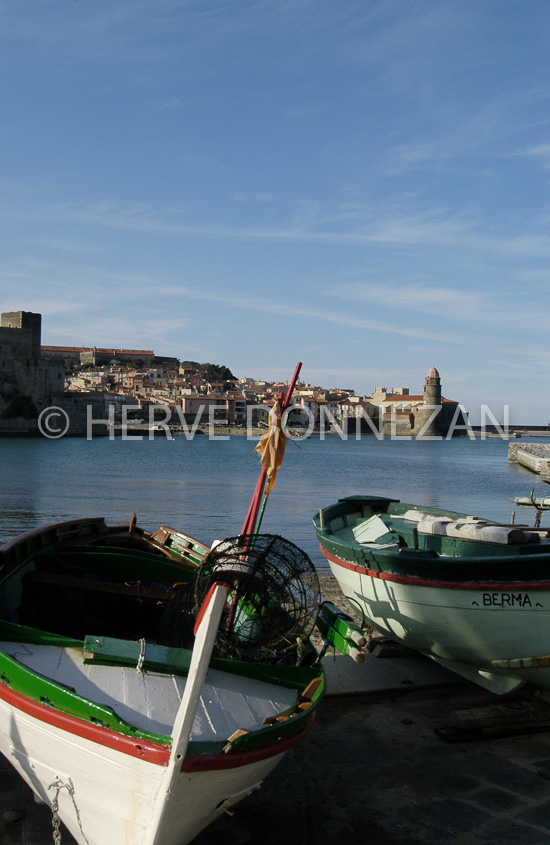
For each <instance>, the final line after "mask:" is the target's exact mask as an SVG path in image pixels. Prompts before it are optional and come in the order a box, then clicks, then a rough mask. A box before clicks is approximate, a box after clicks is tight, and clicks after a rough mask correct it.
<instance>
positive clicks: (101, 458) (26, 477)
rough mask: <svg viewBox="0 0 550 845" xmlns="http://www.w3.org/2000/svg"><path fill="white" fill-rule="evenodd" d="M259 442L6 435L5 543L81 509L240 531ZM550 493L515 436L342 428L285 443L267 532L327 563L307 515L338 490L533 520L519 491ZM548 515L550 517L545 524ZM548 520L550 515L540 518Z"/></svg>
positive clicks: (206, 534)
mask: <svg viewBox="0 0 550 845" xmlns="http://www.w3.org/2000/svg"><path fill="white" fill-rule="evenodd" d="M256 442H257V441H256V440H253V439H248V438H247V437H245V436H234V437H230V438H229V439H225V440H223V439H212V438H210V437H208V436H207V435H201V436H199V435H196V436H195V437H194V438H193V439H187V438H186V437H184V436H181V435H180V436H175V437H174V438H173V439H172V440H169V439H167V438H166V437H165V436H164V435H160V436H156V437H154V438H153V439H149V438H148V437H147V436H144V437H143V439H141V440H130V439H123V438H121V437H115V438H114V439H109V438H108V437H93V438H92V439H90V440H86V439H85V438H67V437H65V438H60V439H57V440H53V439H47V438H2V439H0V543H2V542H5V541H6V540H8V539H10V538H11V537H13V536H15V535H16V534H19V533H20V532H22V531H27V530H29V529H31V528H34V527H37V526H41V525H44V524H47V523H49V522H54V521H59V520H62V519H70V518H72V517H79V516H103V517H105V518H106V520H107V522H108V523H109V524H111V525H115V524H117V525H118V524H127V523H128V522H129V519H130V516H131V513H132V512H135V513H136V514H137V518H138V525H140V526H141V527H143V528H146V529H148V530H154V529H156V528H158V527H159V525H161V524H164V525H169V526H171V527H173V528H178V529H180V530H182V531H185V532H186V533H188V534H190V535H191V536H194V537H196V538H197V539H199V540H201V541H202V542H205V543H211V542H212V541H213V540H216V539H223V538H225V537H232V536H235V535H237V534H239V532H240V531H241V528H242V526H243V522H244V518H245V516H246V512H247V509H248V505H249V503H250V499H251V497H252V494H253V491H254V487H255V484H256V481H257V478H258V474H259V470H260V461H259V458H258V455H257V454H256V452H255V448H254V447H255V445H256ZM533 488H534V489H535V495H538V496H542V495H547V492H548V486H547V485H545V484H543V483H542V481H541V479H540V477H539V476H537V475H534V474H533V473H531V472H529V471H528V470H526V469H524V468H523V467H520V466H519V465H517V464H510V463H509V462H508V441H506V440H504V439H502V438H499V437H496V438H487V439H486V440H481V439H475V440H471V439H470V438H469V437H461V438H454V439H451V440H395V439H393V440H392V439H391V438H389V437H388V438H384V439H382V440H378V439H377V438H376V437H375V436H373V435H370V436H369V435H365V436H363V437H361V438H360V439H359V440H357V439H355V438H354V437H350V438H348V439H347V440H344V439H342V438H341V437H339V436H337V435H331V436H327V437H326V438H325V439H320V438H319V437H314V436H311V437H308V438H306V439H303V440H301V441H300V442H294V441H292V442H289V443H288V445H287V448H286V454H285V458H284V462H283V465H282V467H281V469H280V470H279V473H278V475H277V481H276V484H275V487H274V489H273V491H272V493H271V494H270V496H269V499H268V502H267V506H266V510H265V516H264V519H263V523H262V531H265V532H268V533H273V534H281V535H282V536H284V537H286V538H287V539H288V540H291V541H292V542H294V543H296V544H297V545H298V546H300V547H301V548H302V549H303V550H304V551H306V552H307V553H308V554H309V556H310V557H311V558H312V560H313V562H314V563H315V565H316V566H317V567H318V568H319V569H320V570H322V569H326V568H327V567H326V563H325V561H324V558H323V557H322V555H321V553H320V551H319V546H318V543H317V540H316V537H315V531H314V528H313V525H312V522H311V519H312V517H313V515H314V513H315V512H316V511H317V510H319V508H323V507H326V506H327V505H330V504H332V503H333V502H335V501H336V500H337V499H338V498H340V497H342V496H349V495H352V494H357V493H366V494H378V495H382V496H389V497H392V498H396V499H400V500H401V501H403V502H408V503H410V504H415V505H433V506H436V507H443V508H447V509H450V510H456V511H460V512H464V513H468V514H475V515H478V516H482V517H486V518H488V519H492V520H498V521H503V522H509V521H510V518H511V514H512V511H513V510H514V509H515V510H516V521H518V522H522V521H523V522H528V523H529V524H532V523H533V518H534V512H533V511H531V510H523V509H518V508H514V505H513V504H512V503H511V502H510V499H511V498H512V497H513V496H525V495H529V493H530V492H531V490H532V489H533ZM546 522H549V520H548V519H547V520H546ZM544 524H545V520H544V517H543V525H544Z"/></svg>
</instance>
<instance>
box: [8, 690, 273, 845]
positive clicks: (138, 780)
mask: <svg viewBox="0 0 550 845" xmlns="http://www.w3.org/2000/svg"><path fill="white" fill-rule="evenodd" d="M0 751H1V752H2V754H4V756H5V757H6V758H7V759H8V760H10V761H11V763H12V764H13V766H14V767H15V769H16V770H17V771H18V772H19V774H20V775H21V776H22V777H23V779H24V780H25V781H26V783H27V784H28V785H29V786H30V788H31V789H32V790H33V792H34V793H35V794H36V795H37V797H38V798H39V799H40V800H41V801H43V802H44V803H46V804H48V805H50V806H51V805H52V803H53V801H54V798H56V797H57V799H58V805H59V811H58V812H59V817H60V819H61V820H62V822H63V823H64V824H65V826H66V827H67V829H68V830H69V831H70V833H71V834H72V836H73V837H74V838H75V840H76V841H77V842H78V843H79V845H105V843H106V842H116V843H120V845H144V843H145V842H146V841H147V835H148V833H149V831H150V827H151V820H152V818H153V813H154V809H155V800H156V798H157V796H158V794H159V792H160V790H161V787H162V783H163V777H164V775H165V772H166V766H163V765H159V764H156V763H152V762H149V761H147V760H142V759H139V758H137V757H134V756H132V755H129V754H126V753H123V752H120V751H117V750H116V749H113V748H111V747H108V746H105V745H102V744H101V743H100V742H96V741H91V740H90V739H87V738H85V737H82V736H79V735H78V734H76V733H72V732H70V731H67V730H63V729H60V728H59V727H57V726H55V725H51V724H48V723H46V722H45V721H44V720H41V719H39V718H37V717H35V716H32V715H30V714H28V713H26V712H24V711H23V710H21V709H20V708H18V707H15V706H14V705H13V704H11V703H9V702H7V701H5V700H0ZM285 752H286V748H285V747H284V746H283V748H282V749H281V750H280V752H279V753H276V752H275V750H274V749H272V750H271V754H270V756H262V755H254V754H252V753H251V754H250V757H251V762H250V763H248V764H243V762H242V759H239V765H237V766H231V768H220V767H219V766H220V764H222V765H223V764H224V763H226V762H227V755H212V756H213V757H217V758H218V759H217V760H210V761H209V765H210V768H206V769H204V770H202V769H201V768H200V767H199V768H198V770H197V771H189V770H186V769H185V766H184V769H183V770H182V771H181V772H180V774H179V776H178V779H177V782H176V789H175V791H174V793H173V794H172V796H171V799H170V803H169V808H168V816H167V822H166V827H165V830H164V833H163V845H185V843H187V842H190V841H191V840H192V839H193V838H194V837H195V836H196V835H197V834H198V833H200V831H201V830H203V829H204V828H205V827H206V826H207V825H208V824H210V823H211V822H212V821H213V820H214V819H215V818H216V817H217V816H219V815H220V814H221V813H223V812H224V811H225V810H226V809H228V808H229V807H230V806H232V805H233V804H235V803H237V802H238V801H240V800H241V799H243V798H245V797H246V796H247V795H249V794H250V793H251V792H253V791H254V790H255V789H257V788H258V787H259V786H260V784H261V782H262V780H263V779H264V778H265V777H266V776H267V775H268V774H269V773H270V772H271V771H272V770H273V769H274V768H275V766H276V765H277V764H278V763H279V762H280V760H281V759H282V757H283V756H284V754H285ZM242 756H243V755H239V757H240V758H242ZM220 757H221V758H222V759H221V760H220V759H219V758H220ZM223 758H225V760H224V759H223ZM195 761H196V762H197V765H198V764H199V762H198V761H199V758H195ZM185 762H186V764H187V768H189V767H190V765H192V762H193V758H191V759H190V760H186V761H185ZM229 762H230V761H229Z"/></svg>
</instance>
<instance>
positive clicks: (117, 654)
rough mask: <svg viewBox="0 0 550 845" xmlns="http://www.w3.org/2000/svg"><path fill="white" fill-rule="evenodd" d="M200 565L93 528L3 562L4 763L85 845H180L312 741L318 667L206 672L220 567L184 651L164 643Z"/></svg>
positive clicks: (29, 538)
mask: <svg viewBox="0 0 550 845" xmlns="http://www.w3.org/2000/svg"><path fill="white" fill-rule="evenodd" d="M206 551H207V549H206V547H204V546H203V545H202V544H200V543H196V542H195V541H192V540H191V538H188V537H186V536H185V535H184V534H181V533H178V532H171V531H170V530H169V529H163V530H162V531H161V532H157V534H156V535H149V534H146V532H143V531H140V530H139V529H138V528H136V526H135V524H134V525H131V526H130V530H129V531H128V529H126V530H124V529H108V528H107V527H106V525H105V523H104V522H103V520H101V519H97V520H93V519H92V520H91V519H85V520H73V521H69V522H64V523H59V524H56V525H51V526H47V527H46V528H43V529H37V530H34V531H30V532H27V533H26V534H24V535H21V536H20V537H18V538H15V539H14V540H12V541H10V542H9V543H6V544H5V545H4V546H2V547H0V564H1V567H2V568H1V570H0V681H1V682H0V751H1V752H2V753H3V754H4V755H5V757H6V758H7V759H8V760H9V761H10V762H11V763H12V764H13V766H14V767H15V768H16V769H17V771H18V772H19V773H20V774H21V776H22V777H23V778H24V779H25V781H26V782H27V783H28V785H29V786H30V787H31V789H32V790H33V791H34V793H35V794H36V796H37V797H38V798H39V799H41V800H42V801H44V802H46V803H47V804H49V805H50V806H52V808H53V809H54V811H55V820H56V821H57V820H61V821H62V822H63V824H64V825H65V826H66V827H67V828H68V830H69V831H70V833H71V834H72V836H73V837H74V838H75V840H76V841H77V842H78V843H79V845H185V843H187V842H189V841H191V840H192V839H193V838H194V837H195V836H196V835H197V834H198V833H199V832H200V831H201V830H202V829H203V828H204V827H206V826H207V825H208V824H209V823H210V822H212V820H214V819H215V818H217V817H218V816H219V815H220V814H222V813H223V812H224V811H226V810H228V809H229V808H230V807H232V806H233V805H234V804H235V803H237V802H238V801H240V800H241V799H242V798H244V797H246V796H247V795H249V794H250V793H251V792H252V791H253V790H255V789H257V788H258V787H259V786H260V784H261V782H262V780H263V779H264V778H265V777H266V775H268V774H269V772H270V771H271V770H272V769H273V768H274V767H275V766H276V765H277V763H278V762H279V761H280V760H281V759H282V757H283V756H284V754H285V753H286V752H287V751H288V750H289V749H290V748H291V747H292V746H293V745H295V744H296V743H298V742H300V741H301V740H302V739H303V738H304V737H305V736H306V734H307V732H308V730H309V728H310V727H311V724H312V722H313V718H314V714H315V710H316V706H317V704H318V702H319V701H320V699H321V698H322V696H323V693H324V678H323V673H322V669H321V668H320V666H319V665H318V664H316V663H314V664H313V665H310V666H308V665H298V666H297V665H270V664H268V663H266V662H249V661H242V660H236V659H228V658H221V657H215V656H214V657H211V653H212V648H213V643H214V641H215V638H216V636H217V635H218V631H219V623H220V617H221V616H222V615H224V614H226V613H227V608H228V606H229V605H228V593H229V591H230V588H231V583H230V579H227V578H226V581H227V583H225V582H223V575H224V573H223V567H222V568H221V569H220V573H219V574H220V583H216V584H215V585H214V588H213V591H212V592H211V593H210V594H209V595H208V596H207V598H206V599H205V601H204V604H203V614H202V618H201V619H200V620H199V622H198V627H196V631H195V633H196V636H195V638H194V640H193V641H192V643H191V646H192V647H190V648H184V647H179V646H173V645H166V644H162V643H161V642H159V637H158V630H159V626H160V628H161V627H162V626H161V624H160V623H161V622H162V617H163V614H164V613H165V612H166V608H167V606H168V605H169V603H170V601H171V600H172V599H173V598H174V594H175V593H179V594H181V593H182V591H185V590H186V589H189V587H188V586H186V585H188V583H189V582H190V579H191V576H192V575H193V573H194V571H195V570H196V567H197V562H198V561H199V560H200V559H202V558H203V557H204V556H205V554H206ZM175 585H177V587H175ZM193 642H194V645H193ZM308 656H309V657H310V658H311V657H313V660H314V659H315V657H316V654H313V652H311V651H310V652H308ZM304 664H307V659H304Z"/></svg>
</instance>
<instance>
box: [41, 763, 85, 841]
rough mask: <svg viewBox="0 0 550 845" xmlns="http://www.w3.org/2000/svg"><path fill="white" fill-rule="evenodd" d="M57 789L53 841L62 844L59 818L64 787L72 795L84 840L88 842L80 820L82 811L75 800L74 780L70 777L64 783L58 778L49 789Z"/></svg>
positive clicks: (53, 815) (53, 811) (54, 803)
mask: <svg viewBox="0 0 550 845" xmlns="http://www.w3.org/2000/svg"><path fill="white" fill-rule="evenodd" d="M52 788H53V789H55V795H54V799H53V801H52V827H53V841H54V843H55V845H61V830H60V827H61V820H60V818H59V793H60V791H61V790H62V789H66V790H67V792H68V793H69V795H70V796H71V800H72V802H73V806H74V810H75V813H76V820H77V822H78V826H79V828H80V830H81V833H82V836H83V837H84V841H85V842H88V840H87V839H86V834H85V833H84V831H83V829H82V821H81V820H80V812H79V810H78V807H77V806H76V801H75V800H74V786H73V782H72V780H71V779H70V778H69V779H68V782H67V783H63V781H62V780H60V779H59V778H57V780H55V781H54V782H53V783H50V785H49V786H48V789H52Z"/></svg>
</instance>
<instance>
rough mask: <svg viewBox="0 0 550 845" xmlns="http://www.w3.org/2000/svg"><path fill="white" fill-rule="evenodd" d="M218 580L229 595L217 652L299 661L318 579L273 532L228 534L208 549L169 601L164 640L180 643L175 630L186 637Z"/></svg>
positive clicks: (313, 612) (312, 616)
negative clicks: (184, 585) (168, 628)
mask: <svg viewBox="0 0 550 845" xmlns="http://www.w3.org/2000/svg"><path fill="white" fill-rule="evenodd" d="M218 581H222V582H223V583H225V584H227V585H228V587H229V595H228V599H227V605H226V608H225V610H224V613H223V616H222V620H221V623H220V626H219V629H218V634H217V637H216V641H215V645H214V653H215V654H216V656H218V657H231V658H236V659H240V660H248V661H261V662H268V663H279V662H293V663H300V662H302V661H303V659H304V655H305V653H306V652H307V651H308V648H309V645H308V644H309V636H310V634H311V633H312V631H313V628H314V626H315V621H316V619H317V614H318V611H319V605H320V601H321V595H320V586H319V578H318V576H317V572H316V570H315V567H314V566H313V564H312V562H311V560H310V559H309V557H308V556H307V555H306V554H305V552H303V551H302V550H301V549H299V548H298V546H295V545H294V543H291V542H290V541H289V540H285V539H284V538H283V537H279V536H277V535H272V534H258V535H243V536H240V537H231V538H229V539H226V540H223V541H222V542H221V543H219V544H217V545H216V547H215V548H214V549H213V550H212V551H211V552H209V554H208V555H207V556H206V557H205V558H204V560H203V562H202V563H201V565H200V567H199V569H198V570H197V572H196V573H195V574H194V576H193V578H192V579H191V581H190V582H189V584H188V585H187V588H186V590H185V591H182V593H181V594H180V595H177V596H176V598H175V599H174V600H173V601H174V602H176V603H177V605H176V606H173V607H172V608H171V609H170V616H171V620H172V625H171V627H172V636H171V637H170V640H171V641H170V642H167V644H170V645H176V644H179V643H176V641H175V640H174V637H176V638H178V637H179V633H181V637H182V638H186V637H187V636H188V632H189V618H190V617H192V618H194V617H196V614H197V613H198V612H199V610H200V608H201V606H202V603H203V601H204V599H205V597H206V595H207V594H208V591H209V590H210V587H211V586H212V585H213V584H214V583H216V582H218ZM176 629H178V630H176ZM178 631H179V633H178ZM164 639H166V637H165V638H164ZM182 644H183V643H182Z"/></svg>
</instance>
